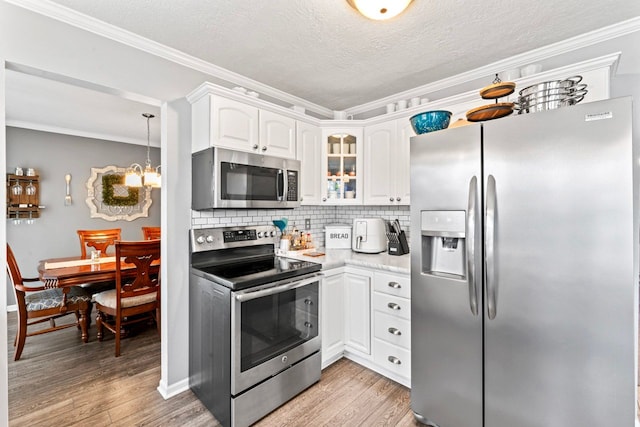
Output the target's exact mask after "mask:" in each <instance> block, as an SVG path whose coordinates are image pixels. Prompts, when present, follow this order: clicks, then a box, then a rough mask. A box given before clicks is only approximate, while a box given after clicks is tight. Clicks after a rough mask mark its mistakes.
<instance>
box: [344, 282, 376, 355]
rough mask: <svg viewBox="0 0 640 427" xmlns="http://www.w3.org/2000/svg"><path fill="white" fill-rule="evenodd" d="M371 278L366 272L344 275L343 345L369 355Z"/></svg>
mask: <svg viewBox="0 0 640 427" xmlns="http://www.w3.org/2000/svg"><path fill="white" fill-rule="evenodd" d="M371 276H372V274H371V273H370V272H368V271H363V272H358V273H355V272H351V271H347V273H346V274H345V275H344V304H345V306H344V308H345V313H344V314H345V319H344V345H345V347H346V348H347V350H355V351H356V352H358V353H361V354H362V355H368V354H371V303H370V298H371Z"/></svg>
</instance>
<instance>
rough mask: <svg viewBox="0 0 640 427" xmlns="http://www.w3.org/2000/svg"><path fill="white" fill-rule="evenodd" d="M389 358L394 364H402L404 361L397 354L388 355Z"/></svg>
mask: <svg viewBox="0 0 640 427" xmlns="http://www.w3.org/2000/svg"><path fill="white" fill-rule="evenodd" d="M387 360H388V361H389V362H391V363H393V364H394V365H402V361H401V360H400V359H398V358H397V357H395V356H389V357H387Z"/></svg>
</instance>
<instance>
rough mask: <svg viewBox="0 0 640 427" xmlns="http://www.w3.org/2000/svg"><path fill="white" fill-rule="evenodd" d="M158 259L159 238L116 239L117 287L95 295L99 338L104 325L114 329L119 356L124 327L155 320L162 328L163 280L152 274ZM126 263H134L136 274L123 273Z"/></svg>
mask: <svg viewBox="0 0 640 427" xmlns="http://www.w3.org/2000/svg"><path fill="white" fill-rule="evenodd" d="M158 259H160V241H159V240H142V241H138V242H122V241H117V242H116V289H112V290H109V291H104V292H101V293H99V294H97V295H95V296H94V298H95V302H96V309H97V318H96V326H97V329H98V341H102V338H103V327H104V328H107V329H108V330H110V331H111V332H113V333H114V334H115V336H116V357H118V356H120V338H121V335H122V328H123V327H125V326H128V325H131V324H134V323H139V322H144V321H148V320H154V321H155V322H156V326H157V327H158V328H159V323H158V322H159V316H158V314H159V310H160V280H159V278H158V275H156V274H150V273H151V270H152V268H151V264H152V263H153V262H154V261H155V260H158ZM123 263H127V264H135V266H136V274H135V276H134V277H130V278H124V277H122V274H121V268H122V264H123ZM107 315H108V316H110V317H108V316H107Z"/></svg>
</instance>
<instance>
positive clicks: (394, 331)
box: [388, 328, 402, 336]
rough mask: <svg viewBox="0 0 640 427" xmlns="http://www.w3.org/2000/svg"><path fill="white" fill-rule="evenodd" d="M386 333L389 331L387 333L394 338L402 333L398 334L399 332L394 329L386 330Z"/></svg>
mask: <svg viewBox="0 0 640 427" xmlns="http://www.w3.org/2000/svg"><path fill="white" fill-rule="evenodd" d="M388 331H389V333H390V334H391V335H396V336H399V335H402V332H400V331H399V330H398V329H396V328H389V329H388Z"/></svg>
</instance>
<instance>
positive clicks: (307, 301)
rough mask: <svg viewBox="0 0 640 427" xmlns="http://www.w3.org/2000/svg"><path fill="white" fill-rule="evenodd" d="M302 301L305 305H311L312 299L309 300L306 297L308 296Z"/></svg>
mask: <svg viewBox="0 0 640 427" xmlns="http://www.w3.org/2000/svg"><path fill="white" fill-rule="evenodd" d="M304 303H305V304H306V305H313V301H311V300H310V299H308V298H307V299H305V300H304Z"/></svg>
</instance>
